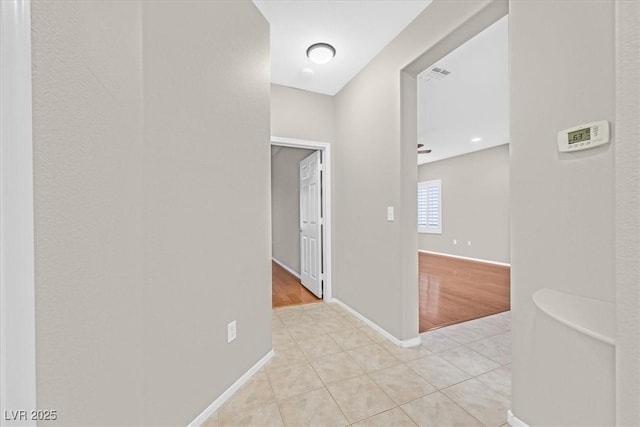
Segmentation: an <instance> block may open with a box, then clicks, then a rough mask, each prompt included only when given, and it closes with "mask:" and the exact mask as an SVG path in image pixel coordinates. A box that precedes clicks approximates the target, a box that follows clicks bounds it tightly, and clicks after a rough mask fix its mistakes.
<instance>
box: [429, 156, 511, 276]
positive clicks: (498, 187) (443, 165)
mask: <svg viewBox="0 0 640 427" xmlns="http://www.w3.org/2000/svg"><path fill="white" fill-rule="evenodd" d="M433 179H441V180H442V225H443V227H442V234H429V233H419V234H418V248H419V249H422V250H425V251H433V252H440V253H445V254H450V255H458V256H464V257H470V258H477V259H483V260H487V261H495V262H504V263H509V262H510V259H511V257H510V248H509V228H510V223H509V145H501V146H498V147H493V148H488V149H486V150H481V151H476V152H473V153H469V154H465V155H463V156H457V157H452V158H449V159H445V160H440V161H437V162H432V163H427V164H424V165H420V166H419V167H418V181H429V180H433ZM454 239H455V240H457V242H458V243H457V244H456V245H454V244H453V240H454ZM467 241H471V246H468V245H467Z"/></svg>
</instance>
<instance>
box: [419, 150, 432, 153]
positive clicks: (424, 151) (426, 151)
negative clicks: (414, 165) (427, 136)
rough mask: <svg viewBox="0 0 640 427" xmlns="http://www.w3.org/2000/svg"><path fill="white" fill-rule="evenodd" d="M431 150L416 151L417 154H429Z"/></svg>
mask: <svg viewBox="0 0 640 427" xmlns="http://www.w3.org/2000/svg"><path fill="white" fill-rule="evenodd" d="M430 152H431V150H418V154H429V153H430Z"/></svg>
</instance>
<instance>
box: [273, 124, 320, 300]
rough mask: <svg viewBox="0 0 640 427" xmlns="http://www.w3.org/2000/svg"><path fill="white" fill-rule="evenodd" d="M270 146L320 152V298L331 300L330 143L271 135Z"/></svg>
mask: <svg viewBox="0 0 640 427" xmlns="http://www.w3.org/2000/svg"><path fill="white" fill-rule="evenodd" d="M271 146H272V147H274V146H275V147H289V148H304V149H307V150H318V151H321V152H322V165H323V166H322V167H323V169H322V172H323V173H322V206H323V214H324V216H323V221H324V225H323V227H322V274H323V281H324V282H323V285H324V288H323V291H322V299H323V300H324V301H326V302H331V301H333V292H332V269H331V267H332V262H331V261H332V251H331V242H332V239H331V233H332V209H331V178H332V177H331V144H330V143H328V142H320V141H310V140H304V139H293V138H282V137H278V136H272V137H271Z"/></svg>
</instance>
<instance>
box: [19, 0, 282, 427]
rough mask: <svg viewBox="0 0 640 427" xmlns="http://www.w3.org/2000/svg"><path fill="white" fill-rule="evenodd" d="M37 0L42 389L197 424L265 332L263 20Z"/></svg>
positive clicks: (107, 421)
mask: <svg viewBox="0 0 640 427" xmlns="http://www.w3.org/2000/svg"><path fill="white" fill-rule="evenodd" d="M32 15H33V89H34V90H33V94H34V110H33V111H34V112H33V116H34V168H35V170H34V184H35V233H36V241H35V244H36V298H37V300H36V310H37V314H36V325H37V352H38V353H37V380H38V390H37V392H38V396H37V398H38V406H39V407H40V408H43V409H44V408H50V409H57V410H58V413H59V419H58V423H59V424H60V425H132V424H146V425H186V424H188V423H189V422H191V421H192V420H193V419H194V418H195V417H196V416H197V415H198V414H199V413H200V412H202V411H203V410H204V409H205V408H206V407H207V406H208V405H209V404H210V403H211V402H213V401H214V400H215V399H216V398H217V397H218V396H219V395H220V394H221V393H222V392H223V391H224V390H225V389H227V388H228V387H229V386H230V385H231V384H233V383H234V382H235V381H236V380H237V379H238V378H239V377H240V376H241V375H242V374H244V373H245V372H246V371H247V370H248V369H249V368H250V367H251V366H252V365H253V364H255V363H256V362H257V361H258V360H259V359H260V358H261V357H263V356H264V355H265V354H266V353H267V352H268V351H269V350H270V349H271V339H270V323H269V319H270V308H271V304H270V301H271V297H270V279H269V278H270V274H269V269H270V264H269V259H270V256H269V255H270V248H269V220H270V212H269V191H270V189H269V90H270V88H269V56H268V55H269V38H268V33H269V30H268V25H267V23H266V21H265V20H264V18H263V17H262V15H261V14H260V13H259V11H258V10H257V9H256V8H255V6H254V5H253V4H252V3H251V2H206V3H205V2H134V1H131V2H110V1H92V2H85V1H78V2H54V1H51V2H48V1H47V2H40V1H36V2H33V4H32ZM186 47H188V48H186ZM238 52H242V54H241V55H238ZM249 118H250V120H249ZM248 152H250V153H251V155H250V156H247V154H246V153H248ZM247 242H250V244H247ZM234 319H235V320H237V322H238V339H237V340H236V341H235V342H233V343H232V344H227V342H226V325H227V323H228V322H229V321H231V320H234Z"/></svg>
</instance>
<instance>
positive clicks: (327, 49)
mask: <svg viewBox="0 0 640 427" xmlns="http://www.w3.org/2000/svg"><path fill="white" fill-rule="evenodd" d="M307 56H308V57H309V59H310V60H311V62H314V63H316V64H326V63H327V62H329V61H331V60H332V59H333V57H334V56H336V50H335V48H334V47H333V46H331V45H330V44H328V43H316V44H312V45H311V46H309V49H307Z"/></svg>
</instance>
